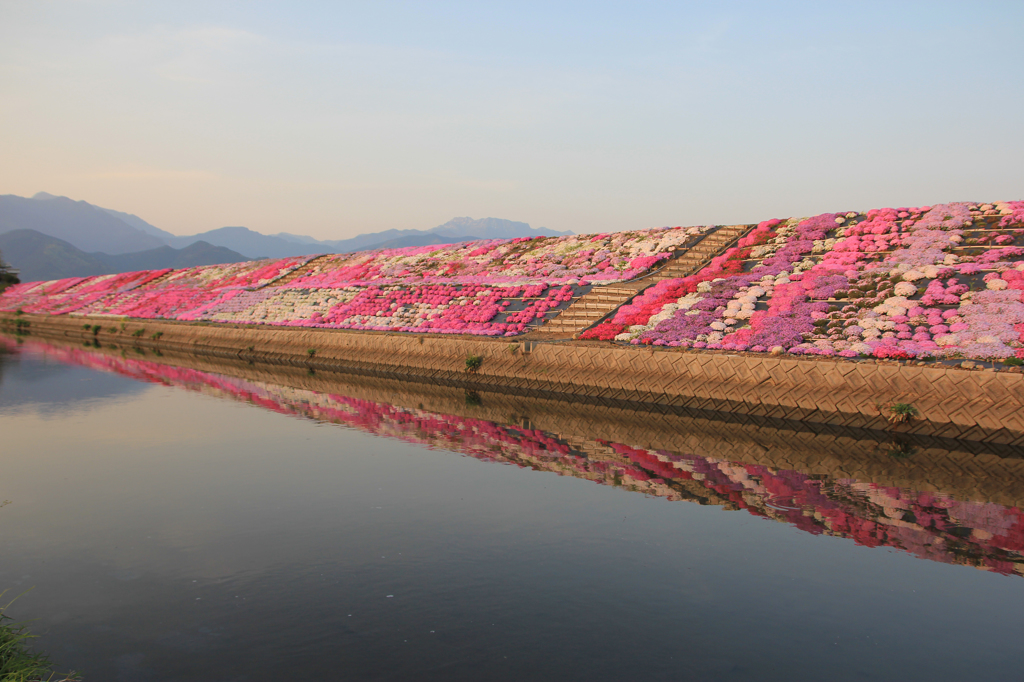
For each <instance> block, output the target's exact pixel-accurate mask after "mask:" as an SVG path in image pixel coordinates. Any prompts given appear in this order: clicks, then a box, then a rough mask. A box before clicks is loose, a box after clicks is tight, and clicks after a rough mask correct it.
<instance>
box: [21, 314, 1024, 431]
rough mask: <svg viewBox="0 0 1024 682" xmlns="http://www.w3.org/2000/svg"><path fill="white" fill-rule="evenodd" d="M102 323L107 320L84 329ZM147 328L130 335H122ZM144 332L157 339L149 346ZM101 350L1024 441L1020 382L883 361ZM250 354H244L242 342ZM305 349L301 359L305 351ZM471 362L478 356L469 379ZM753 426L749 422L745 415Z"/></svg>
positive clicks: (539, 348)
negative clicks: (894, 421)
mask: <svg viewBox="0 0 1024 682" xmlns="http://www.w3.org/2000/svg"><path fill="white" fill-rule="evenodd" d="M93 321H95V322H96V323H99V324H102V323H103V322H104V320H102V319H96V320H93ZM31 322H32V333H33V334H37V335H40V334H41V335H44V336H47V337H53V336H61V337H65V338H68V339H86V338H88V339H91V338H93V337H92V334H91V333H87V332H84V331H83V330H82V328H81V327H82V324H83V322H84V320H83V318H69V317H40V316H31ZM137 329H144V330H145V331H144V333H143V335H142V336H141V337H139V338H137V339H136V338H133V337H130V334H131V333H132V332H133V331H134V330H137ZM155 332H161V333H162V337H161V338H160V339H159V340H158V341H155V340H152V339H151V338H150V337H151V336H152V334H153V333H155ZM98 338H99V339H100V341H101V343H109V342H113V343H118V344H122V345H130V344H133V343H134V344H137V345H139V346H141V347H150V348H156V347H159V348H161V349H164V350H167V351H179V352H190V353H194V354H204V355H208V356H210V357H220V358H243V359H252V360H254V361H258V362H261V363H266V364H277V365H285V366H289V365H290V366H298V367H303V368H306V367H312V368H315V369H318V370H320V369H337V370H341V371H345V372H349V373H355V374H359V373H362V374H365V375H373V376H377V377H384V378H395V379H402V380H404V381H417V382H424V383H429V384H440V385H450V386H455V387H464V388H470V389H473V390H479V391H492V392H500V393H505V394H509V395H526V396H531V397H533V398H541V399H549V400H565V399H567V398H568V397H570V396H571V397H572V399H573V400H574V401H576V402H584V403H589V404H591V405H595V406H604V407H608V408H617V409H622V410H626V411H628V410H630V409H636V408H639V407H640V406H641V405H640V404H642V405H643V410H645V411H651V410H654V411H658V410H661V411H674V412H677V413H683V414H687V413H689V414H694V413H699V412H702V411H716V412H727V413H729V414H730V415H731V416H732V417H733V418H736V416H737V415H744V416H745V417H747V418H750V419H755V418H757V417H765V418H770V419H773V420H777V419H783V420H791V421H801V422H805V423H808V424H818V425H822V426H825V425H827V428H829V429H836V428H841V427H850V428H858V429H863V428H868V429H887V428H889V426H888V424H887V423H886V422H885V420H884V419H882V418H881V417H880V416H879V414H878V405H879V404H885V403H889V402H905V403H911V404H913V405H914V406H915V407H917V408H918V410H920V412H921V416H922V418H921V419H919V420H917V421H915V422H913V423H911V424H909V425H906V426H900V427H898V428H897V429H896V430H898V431H899V432H901V433H903V434H910V435H913V434H918V435H922V434H926V435H930V436H942V437H950V438H958V439H965V440H975V441H986V442H996V443H1003V444H1007V445H1024V374H1019V373H1008V372H991V371H971V370H963V369H959V368H951V367H945V366H937V367H919V366H911V365H899V364H896V363H886V362H852V361H845V360H836V359H820V358H793V357H772V356H741V355H727V354H723V353H700V352H682V351H678V350H675V349H667V350H661V349H658V350H655V349H653V348H644V349H639V348H633V347H625V348H624V347H618V346H611V345H607V344H587V343H585V342H572V343H543V344H536V345H535V346H534V347H533V348H532V350H530V352H527V351H528V350H529V342H515V343H509V342H508V341H505V340H498V339H485V338H472V339H467V338H452V337H437V336H431V337H427V336H411V335H400V334H394V335H392V334H385V333H360V332H345V331H326V330H316V329H268V328H242V327H231V326H226V325H201V324H187V323H172V322H154V321H145V322H141V321H135V322H130V323H128V328H127V330H126V333H122V334H116V335H108V334H105V333H101V334H100V335H99V337H98ZM250 346H251V347H253V349H254V350H253V351H248V350H247V349H248V348H249V347H250ZM309 349H315V351H316V353H315V355H314V356H313V357H312V358H311V357H310V356H309V355H308V353H307V351H308V350H309ZM469 355H478V356H481V357H482V358H483V363H482V365H481V367H480V369H479V371H477V372H475V373H472V374H470V373H467V372H466V371H465V360H466V357H467V356H469ZM755 421H756V419H755Z"/></svg>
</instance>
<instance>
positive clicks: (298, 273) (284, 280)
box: [263, 254, 331, 287]
mask: <svg viewBox="0 0 1024 682" xmlns="http://www.w3.org/2000/svg"><path fill="white" fill-rule="evenodd" d="M329 255H331V254H324V255H322V256H317V257H316V258H312V259H310V261H309V262H308V263H306V264H305V265H301V266H299V267H297V268H295V269H294V270H292V271H291V272H289V273H288V274H287V275H285V276H283V277H278V278H277V279H275V280H271V281H269V282H267V283H266V284H264V285H263V286H264V287H279V286H282V285H284V284H288V282H291V281H292V280H293V279H298V278H299V277H302V276H303V275H305V274H306V273H308V272H309V271H310V270H312V269H313V266H314V265H316V264H317V263H318V262H319V261H321V260H323V259H324V258H327V256H329Z"/></svg>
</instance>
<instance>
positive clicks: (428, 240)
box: [0, 192, 572, 273]
mask: <svg viewBox="0 0 1024 682" xmlns="http://www.w3.org/2000/svg"><path fill="white" fill-rule="evenodd" d="M15 230H35V231H36V232H39V233H42V234H44V235H48V236H50V237H54V238H56V239H58V240H63V241H64V242H66V243H67V244H69V245H71V246H73V247H75V248H76V249H77V250H78V251H79V252H80V253H72V252H67V253H65V255H66V258H67V260H66V263H65V265H66V267H64V266H61V265H60V264H59V263H58V262H57V260H59V259H57V256H56V255H54V254H56V253H57V252H59V251H60V249H57V248H56V247H55V246H54V245H53V244H48V248H49V249H50V256H45V255H44V254H40V255H39V260H38V262H39V263H40V266H39V268H30V269H29V272H34V273H38V272H41V271H47V272H55V271H61V272H64V271H66V269H67V268H69V267H75V268H79V269H80V268H86V267H87V266H86V265H85V263H86V262H88V259H87V258H86V260H83V258H84V257H86V256H89V255H90V254H94V253H96V252H101V253H103V254H108V255H122V254H131V253H136V252H149V251H151V250H154V249H158V248H159V247H161V246H165V245H166V246H169V247H174V248H175V249H185V248H187V247H189V246H190V245H192V244H197V243H200V242H206V243H207V245H208V246H209V245H212V246H216V247H221V248H224V249H228V250H230V251H231V252H232V253H233V255H231V256H229V255H228V254H227V253H222V254H220V256H213V255H212V254H211V257H229V258H233V259H237V257H239V256H241V257H242V259H245V256H248V257H250V258H261V257H267V258H283V257H286V256H304V255H308V254H316V253H348V252H352V251H362V250H369V249H379V248H399V247H403V246H427V245H432V244H451V243H455V242H462V241H472V240H475V239H498V238H500V239H508V238H512V237H536V236H541V235H549V236H556V235H567V234H572V232H559V231H558V230H549V229H546V228H543V227H540V228H533V227H530V225H529V224H527V223H523V222H517V221H514V220H503V219H501V218H481V219H478V220H474V219H473V218H453V219H452V220H449V221H448V222H447V223H444V224H443V225H438V226H437V227H434V228H431V229H429V230H383V231H381V232H371V233H367V234H361V235H358V236H356V237H352V238H350V239H333V240H331V239H328V240H320V239H314V238H313V237H309V236H306V235H299V234H291V233H288V232H279V233H277V234H272V235H267V234H262V233H260V232H256V231H255V230H250V229H249V228H247V227H221V228H218V229H215V230H209V231H207V232H201V233H199V234H194V235H189V236H185V237H181V236H177V235H174V234H171V233H170V232H168V231H166V230H162V229H160V228H159V227H155V226H154V225H151V224H149V223H147V222H146V221H145V220H143V219H142V218H140V217H138V216H136V215H133V214H131V213H125V212H123V211H116V210H114V209H111V208H102V207H99V206H94V205H92V204H90V203H88V202H85V201H74V200H72V199H68V198H67V197H58V196H54V195H53V194H49V193H47V192H39V193H38V194H36V195H35V196H33V197H32V198H31V199H26V198H23V197H17V196H13V195H5V196H0V234H3V233H9V232H12V231H15ZM34 243H38V244H40V245H42V242H39V241H38V240H37V241H36V242H34ZM242 254H244V256H242ZM21 255H22V260H23V261H32V258H29V256H28V254H27V253H25V252H22V254H21ZM152 258H153V255H152V254H149V255H146V256H144V257H142V258H141V259H140V261H139V262H150V261H151V260H152ZM55 259H57V260H55ZM42 263H48V265H46V266H45V268H44V267H43V266H42V265H41V264H42ZM76 263H77V265H74V264H76ZM193 264H197V263H193ZM154 267H155V266H154Z"/></svg>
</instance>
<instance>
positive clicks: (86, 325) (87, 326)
mask: <svg viewBox="0 0 1024 682" xmlns="http://www.w3.org/2000/svg"><path fill="white" fill-rule="evenodd" d="M82 329H84V330H85V331H89V330H90V329H92V325H91V324H83V325H82Z"/></svg>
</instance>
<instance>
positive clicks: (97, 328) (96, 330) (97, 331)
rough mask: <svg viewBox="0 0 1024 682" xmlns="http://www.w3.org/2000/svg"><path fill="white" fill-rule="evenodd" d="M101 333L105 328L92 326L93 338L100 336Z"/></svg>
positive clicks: (96, 325)
mask: <svg viewBox="0 0 1024 682" xmlns="http://www.w3.org/2000/svg"><path fill="white" fill-rule="evenodd" d="M101 331H103V327H101V326H99V325H98V324H94V325H93V326H92V335H93V336H99V333H100V332H101Z"/></svg>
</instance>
